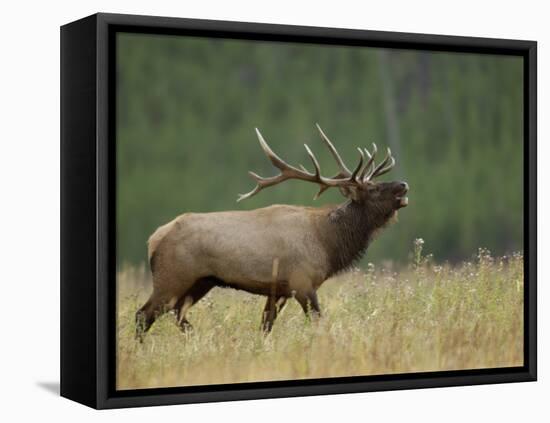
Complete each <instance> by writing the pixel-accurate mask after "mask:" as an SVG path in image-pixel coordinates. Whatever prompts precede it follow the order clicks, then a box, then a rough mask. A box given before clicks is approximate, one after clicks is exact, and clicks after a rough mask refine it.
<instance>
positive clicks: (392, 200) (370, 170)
mask: <svg viewBox="0 0 550 423" xmlns="http://www.w3.org/2000/svg"><path fill="white" fill-rule="evenodd" d="M317 129H318V130H319V133H320V135H321V139H322V140H323V141H324V143H325V144H326V146H327V147H328V149H329V150H330V153H331V154H332V156H333V157H334V159H335V161H336V163H337V165H338V167H339V171H338V173H337V174H336V175H334V176H333V177H331V178H329V177H325V176H322V175H321V169H320V166H319V162H318V161H317V158H316V157H315V156H314V155H313V153H312V152H311V150H310V149H309V147H308V146H307V145H305V148H306V151H307V154H308V155H309V158H310V159H311V162H312V164H313V168H314V171H313V172H310V171H308V170H307V169H306V168H305V167H304V166H301V165H300V166H299V168H297V167H294V166H291V165H289V164H287V163H286V162H285V161H284V160H282V159H281V158H280V157H279V156H278V155H277V154H275V153H274V152H273V150H271V148H270V147H269V146H268V144H267V142H266V141H265V140H264V138H263V137H262V135H261V134H260V131H259V130H258V129H256V134H257V136H258V140H259V142H260V146H261V147H262V149H263V151H264V153H265V154H266V155H267V157H268V158H269V160H270V161H271V163H272V164H273V166H275V167H276V168H277V169H279V171H280V173H279V174H278V175H276V176H272V177H265V178H264V177H261V176H259V175H257V174H255V173H253V172H249V173H250V176H252V178H254V179H255V181H256V183H257V185H256V186H255V188H254V189H253V190H252V191H250V192H249V193H247V194H242V195H239V198H238V200H237V201H241V200H244V199H247V198H250V197H252V196H253V195H256V194H258V193H259V192H260V191H261V190H263V189H264V188H267V187H271V186H274V185H277V184H280V183H281V182H284V181H287V180H291V179H297V180H301V181H307V182H311V183H314V184H316V185H318V186H319V192H318V193H317V195H316V196H315V198H317V197H318V196H319V195H321V194H322V193H323V192H325V191H326V190H327V189H329V188H338V189H339V190H340V192H341V194H342V195H343V196H344V197H346V201H345V202H343V203H342V204H340V205H336V206H334V205H332V206H324V207H318V208H313V207H298V206H290V205H272V206H269V207H265V208H260V209H256V210H250V211H225V212H215V213H185V214H182V215H180V216H178V217H176V218H175V219H174V220H172V221H171V222H169V223H167V224H165V225H164V226H161V227H159V228H158V229H157V230H156V231H155V232H154V233H153V235H151V237H150V238H149V241H148V255H149V262H150V266H151V272H152V275H153V293H152V294H151V297H150V298H149V300H148V301H147V302H146V303H145V305H144V306H143V307H141V309H140V310H139V311H138V312H137V314H136V337H137V338H138V339H140V340H141V339H142V336H143V334H144V333H145V332H146V331H147V330H148V329H149V328H150V327H151V325H152V324H153V322H154V321H155V319H156V318H157V317H158V316H160V315H161V314H162V313H164V312H166V311H168V310H174V311H175V313H176V317H177V322H178V325H179V326H180V327H181V329H182V330H185V329H187V328H188V327H190V324H189V322H188V321H187V319H186V313H187V312H188V310H189V308H190V307H191V306H193V305H194V304H196V303H197V302H198V301H199V300H200V299H201V298H202V297H204V296H205V295H206V294H207V293H208V292H209V291H210V290H211V289H212V288H214V287H231V288H236V289H241V290H244V291H247V292H250V293H253V294H258V295H264V296H267V297H268V299H267V302H266V305H265V309H264V313H263V318H262V328H263V329H264V330H265V331H267V332H268V331H270V330H271V328H272V326H273V322H274V320H275V318H276V317H277V313H279V312H280V311H281V309H282V308H283V306H284V305H285V303H286V301H287V299H288V298H290V297H294V298H295V299H296V300H297V301H298V303H299V304H300V306H301V307H302V309H303V310H304V312H305V313H306V315H308V314H309V313H314V314H317V315H320V312H321V310H320V307H319V301H318V299H317V294H316V291H317V289H319V287H320V286H321V285H322V284H323V282H324V281H325V280H327V279H328V278H329V277H330V276H332V275H334V274H336V273H338V272H341V271H343V270H346V269H348V268H349V267H350V266H351V265H352V264H353V263H354V262H355V261H356V260H358V259H359V258H360V257H361V256H362V255H363V254H364V253H365V251H366V249H367V247H368V246H369V243H370V242H371V241H372V239H373V236H374V235H375V233H376V232H377V231H379V230H380V229H381V228H383V227H384V226H385V225H386V224H387V223H388V222H390V221H391V220H392V218H393V217H394V216H395V215H396V213H397V210H398V209H400V208H402V207H405V206H406V205H407V204H408V199H407V197H406V194H407V192H408V185H407V183H405V182H376V181H375V178H376V177H378V176H381V175H383V174H385V173H387V172H388V171H390V170H391V169H392V168H393V167H394V165H395V160H394V158H393V157H392V155H391V152H390V150H389V149H388V151H387V155H386V157H385V159H384V160H383V161H382V162H380V163H379V164H378V165H376V164H375V156H376V152H377V148H376V144H373V150H372V152H369V151H368V150H367V149H360V148H358V151H359V162H358V164H357V165H356V166H355V168H354V169H353V170H349V168H348V167H347V166H346V165H345V164H344V161H343V160H342V158H341V157H340V154H339V153H338V151H337V150H336V148H335V147H334V145H333V144H332V142H331V141H330V140H329V139H328V138H327V136H326V135H325V134H324V132H323V131H322V129H321V128H320V127H319V125H317ZM275 259H276V260H277V263H278V271H277V273H276V280H275V281H273V275H272V266H273V262H274V260H275ZM273 305H274V307H273Z"/></svg>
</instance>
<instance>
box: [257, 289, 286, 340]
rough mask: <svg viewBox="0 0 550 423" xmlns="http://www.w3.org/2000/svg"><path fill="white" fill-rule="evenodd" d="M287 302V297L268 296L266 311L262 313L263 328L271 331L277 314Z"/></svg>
mask: <svg viewBox="0 0 550 423" xmlns="http://www.w3.org/2000/svg"><path fill="white" fill-rule="evenodd" d="M285 304H286V297H278V298H273V297H268V298H267V301H266V302H265V307H264V312H263V314H262V330H263V331H264V332H266V333H269V332H271V329H272V328H273V323H274V322H275V319H276V318H277V315H278V314H279V313H280V312H281V310H282V309H283V307H284V306H285Z"/></svg>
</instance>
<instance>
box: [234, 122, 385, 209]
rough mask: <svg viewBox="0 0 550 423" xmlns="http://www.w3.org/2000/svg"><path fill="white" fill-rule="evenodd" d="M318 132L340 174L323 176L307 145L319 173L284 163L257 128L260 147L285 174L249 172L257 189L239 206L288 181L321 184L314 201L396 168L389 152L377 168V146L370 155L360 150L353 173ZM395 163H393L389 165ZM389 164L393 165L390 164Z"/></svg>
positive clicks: (308, 152)
mask: <svg viewBox="0 0 550 423" xmlns="http://www.w3.org/2000/svg"><path fill="white" fill-rule="evenodd" d="M317 129H318V130H319V133H320V135H321V138H322V139H323V141H324V142H325V144H326V145H327V147H328V148H329V150H330V152H331V154H332V156H333V157H334V159H335V160H336V163H337V164H338V167H339V168H340V171H339V172H338V173H337V174H336V175H334V176H333V177H332V178H327V177H324V176H322V175H321V168H320V166H319V162H318V160H317V158H316V157H315V155H314V154H313V153H312V151H311V150H310V148H309V147H308V146H307V144H304V147H305V149H306V152H307V154H308V156H309V158H310V159H311V162H312V163H313V167H314V169H315V172H314V173H311V172H309V171H308V170H307V169H306V168H305V167H304V166H302V165H300V169H298V168H296V167H294V166H291V165H289V164H288V163H286V162H285V161H284V160H283V159H281V158H280V157H279V156H277V154H275V153H274V152H273V150H271V148H270V147H269V145H268V144H267V142H266V141H265V139H264V138H263V137H262V134H261V133H260V131H259V130H258V128H256V135H257V136H258V141H259V142H260V146H261V147H262V149H263V150H264V153H265V154H266V156H267V157H268V159H269V160H270V161H271V163H272V164H273V166H275V167H276V168H277V169H279V170H280V171H281V172H280V173H279V174H278V175H275V176H271V177H262V176H259V175H258V174H256V173H254V172H248V173H249V175H250V176H252V178H254V179H255V180H256V186H255V187H254V189H253V190H252V191H250V192H248V193H246V194H239V197H238V199H237V202H239V201H241V200H245V199H247V198H250V197H252V196H253V195H256V194H257V193H258V192H260V191H261V190H262V189H264V188H267V187H270V186H273V185H277V184H279V183H281V182H284V181H286V180H288V179H299V180H302V181H307V182H313V183H315V184H318V185H319V186H320V188H319V192H318V193H317V194H316V195H315V197H314V198H318V197H319V196H320V195H321V194H322V193H323V192H324V191H326V190H327V189H328V188H331V187H349V186H360V185H364V184H366V183H367V182H368V181H370V180H371V179H373V178H375V177H376V176H380V175H383V174H384V173H386V172H388V171H389V170H390V169H391V168H392V167H393V166H394V165H395V160H394V159H393V157H392V156H391V151H390V150H389V149H388V155H387V156H386V158H385V159H384V160H383V161H382V162H381V163H380V164H379V165H378V166H376V167H375V166H374V157H375V155H376V152H377V148H376V144H373V151H372V154H371V153H369V152H368V150H367V149H365V150H364V152H363V150H361V149H360V148H358V149H357V150H358V151H359V163H358V164H357V166H356V167H355V169H354V170H353V171H350V170H349V169H348V167H347V166H346V165H345V163H344V161H343V160H342V158H341V157H340V154H339V153H338V151H337V150H336V148H335V147H334V145H333V144H332V142H331V141H330V140H329V139H328V137H327V136H326V135H325V133H324V132H323V130H322V129H321V127H320V126H319V125H318V124H317ZM365 154H366V156H367V157H368V161H367V164H366V165H365V166H363V165H364V161H365ZM390 161H391V163H389V162H390ZM388 163H389V164H388Z"/></svg>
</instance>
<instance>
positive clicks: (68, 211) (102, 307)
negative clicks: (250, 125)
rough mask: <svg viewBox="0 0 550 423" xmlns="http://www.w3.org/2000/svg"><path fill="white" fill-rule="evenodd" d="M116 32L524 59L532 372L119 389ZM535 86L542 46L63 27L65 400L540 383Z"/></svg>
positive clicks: (187, 399) (278, 29)
mask: <svg viewBox="0 0 550 423" xmlns="http://www.w3.org/2000/svg"><path fill="white" fill-rule="evenodd" d="M119 31H125V32H128V31H130V32H140V33H150V34H172V35H201V36H206V37H216V38H237V39H253V40H279V41H289V42H296V43H303V42H306V43H322V44H336V45H353V46H357V45H361V46H372V47H388V48H400V49H420V50H429V51H453V52H476V53H489V54H502V55H515V56H520V57H522V58H523V60H524V62H523V63H524V140H525V144H524V210H525V219H524V254H525V299H524V324H525V327H524V336H525V339H524V365H523V366H522V367H511V368H495V369H478V370H459V371H441V372H430V373H411V374H398V375H381V376H356V377H341V378H330V379H317V380H291V381H277V382H257V383H242V384H230V385H208V386H199V387H174V388H155V389H139V390H130V391H116V390H115V388H114V387H115V385H114V370H115V350H114V342H115V333H114V330H115V325H114V318H115V315H114V313H115V278H116V274H115V251H116V239H115V232H116V227H115V199H116V192H115V183H114V177H115V170H116V168H115V166H116V165H115V153H116V149H115V139H114V137H115V101H116V98H115V84H116V75H115V68H114V63H115V57H116V51H115V48H116V44H115V43H114V39H115V38H114V37H115V34H116V33H117V32H119ZM536 84H537V44H536V42H534V41H518V40H505V39H488V38H472V37H457V36H441V35H428V34H410V33H397V32H380V31H365V30H349V29H334V28H317V27H303V26H287V25H272V24H259V23H242V22H222V21H211V20H196V19H179V18H164V17H152V16H133V15H118V14H103V13H99V14H95V15H92V16H89V17H86V18H83V19H81V20H78V21H75V22H72V23H69V24H67V25H65V26H63V27H61V395H62V396H64V397H66V398H69V399H72V400H74V401H77V402H80V403H82V404H85V405H88V406H90V407H94V408H98V409H102V408H118V407H134V406H149V405H163V404H182V403H197V402H209V401H230V400H242V399H258V398H276V397H290V396H304V395H320V394H336V393H351V392H368V391H381V390H398V389H413V388H429V387H443V386H457V385H476V384H488V383H503V382H522V381H534V380H536V378H537V348H536V346H537V343H536V336H537V333H536V325H537V321H536V316H537V313H536V291H537V285H536V280H537V275H536V244H537V243H536V238H537V233H536V229H537V223H536V222H537V220H536V218H537V216H536V209H537V207H536V201H537V200H536V174H537V172H536V137H537V132H536V131H537V128H536V126H537V122H536V115H537V113H536V111H537V110H536V107H537V97H536V96H537V85H536Z"/></svg>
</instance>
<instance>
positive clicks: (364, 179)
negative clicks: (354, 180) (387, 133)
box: [359, 143, 378, 182]
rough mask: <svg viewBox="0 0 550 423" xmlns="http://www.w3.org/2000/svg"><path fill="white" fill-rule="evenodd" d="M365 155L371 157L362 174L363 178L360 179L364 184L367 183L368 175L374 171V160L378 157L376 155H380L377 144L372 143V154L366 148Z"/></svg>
mask: <svg viewBox="0 0 550 423" xmlns="http://www.w3.org/2000/svg"><path fill="white" fill-rule="evenodd" d="M365 153H366V154H367V156H368V157H369V161H368V162H367V164H366V165H365V167H364V168H363V171H362V172H361V176H360V177H359V179H360V180H361V181H362V182H365V181H367V178H366V175H367V174H369V173H370V172H371V171H372V170H374V159H375V157H376V153H378V147H376V144H375V143H372V154H371V153H369V150H367V149H366V148H365ZM371 165H372V166H371ZM370 167H372V170H369V168H370Z"/></svg>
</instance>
